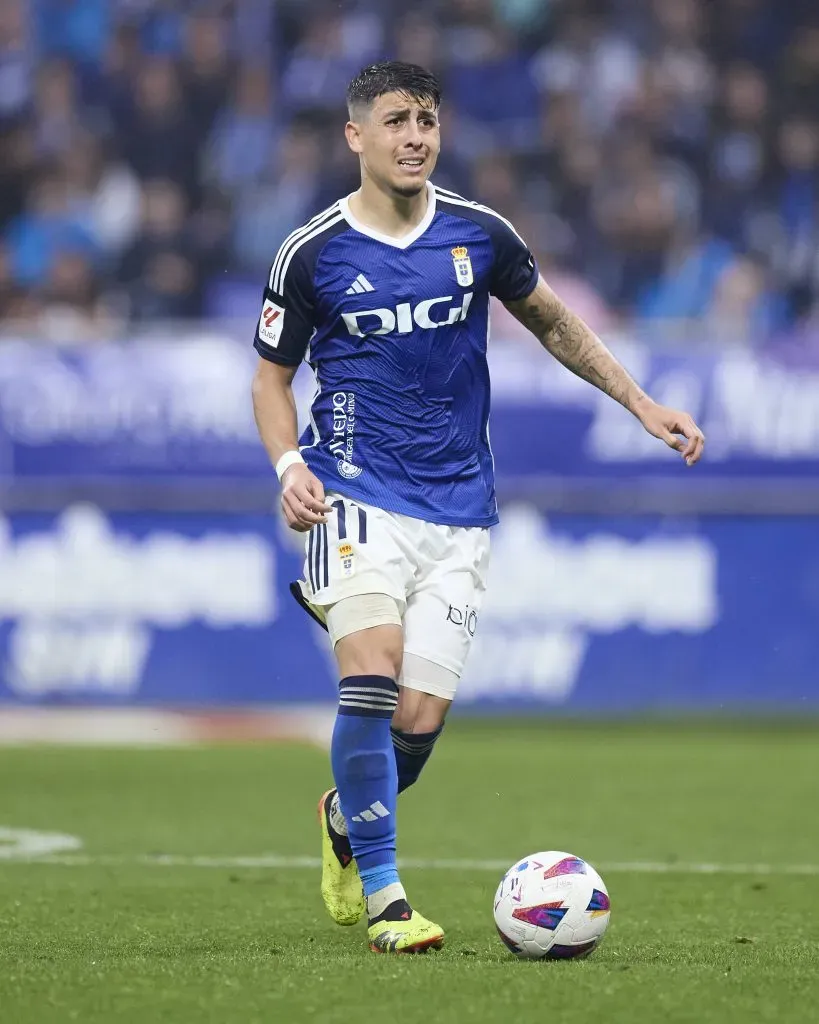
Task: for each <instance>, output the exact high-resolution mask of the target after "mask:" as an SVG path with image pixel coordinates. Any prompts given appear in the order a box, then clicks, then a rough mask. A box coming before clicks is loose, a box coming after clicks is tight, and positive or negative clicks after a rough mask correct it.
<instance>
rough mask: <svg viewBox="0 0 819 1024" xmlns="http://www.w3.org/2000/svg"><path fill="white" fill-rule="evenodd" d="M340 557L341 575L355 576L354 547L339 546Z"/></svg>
mask: <svg viewBox="0 0 819 1024" xmlns="http://www.w3.org/2000/svg"><path fill="white" fill-rule="evenodd" d="M338 557H339V558H340V559H341V573H342V575H343V576H352V575H353V545H352V544H347V543H344V544H339V546H338Z"/></svg>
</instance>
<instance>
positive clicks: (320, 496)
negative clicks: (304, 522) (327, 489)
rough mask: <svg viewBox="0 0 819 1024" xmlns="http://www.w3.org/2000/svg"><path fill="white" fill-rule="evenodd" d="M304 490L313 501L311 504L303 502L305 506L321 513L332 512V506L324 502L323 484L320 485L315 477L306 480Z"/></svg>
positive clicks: (319, 481)
mask: <svg viewBox="0 0 819 1024" xmlns="http://www.w3.org/2000/svg"><path fill="white" fill-rule="evenodd" d="M304 489H305V490H306V491H307V493H308V494H309V495H310V497H311V498H312V499H313V501H312V502H306V501H305V504H307V505H309V506H310V507H312V508H313V509H314V510H320V511H322V512H332V510H333V506H332V505H328V504H327V502H326V501H325V500H324V484H322V482H321V480H319V479H318V478H317V477H314V478H313V479H312V480H308V482H307V483H306V484H305V487H304Z"/></svg>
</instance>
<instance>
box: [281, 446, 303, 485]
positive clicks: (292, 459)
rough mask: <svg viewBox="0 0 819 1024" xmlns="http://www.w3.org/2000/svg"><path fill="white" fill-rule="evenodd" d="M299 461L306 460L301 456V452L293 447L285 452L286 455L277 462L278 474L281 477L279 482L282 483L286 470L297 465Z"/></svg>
mask: <svg viewBox="0 0 819 1024" xmlns="http://www.w3.org/2000/svg"><path fill="white" fill-rule="evenodd" d="M297 462H301V463H303V462H304V459H303V458H302V457H301V452H297V451H294V450H292V449H291V451H289V452H285V453H284V455H282V457H281V458H280V459H279V461H278V462H277V463H276V476H277V477H278V478H279V483H281V480H282V477H283V476H284V474H285V472H286V471H287V470H288V469H290V467H291V466H295V465H296V463H297Z"/></svg>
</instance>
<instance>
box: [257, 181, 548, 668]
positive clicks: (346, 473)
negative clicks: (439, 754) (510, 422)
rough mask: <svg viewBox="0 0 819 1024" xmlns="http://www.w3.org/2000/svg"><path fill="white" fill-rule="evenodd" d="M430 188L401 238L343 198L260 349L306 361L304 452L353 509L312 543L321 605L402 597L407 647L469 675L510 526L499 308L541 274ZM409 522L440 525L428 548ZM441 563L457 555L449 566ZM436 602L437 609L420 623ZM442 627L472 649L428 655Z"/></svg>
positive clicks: (267, 309) (275, 302) (268, 319)
mask: <svg viewBox="0 0 819 1024" xmlns="http://www.w3.org/2000/svg"><path fill="white" fill-rule="evenodd" d="M427 189H428V202H427V210H426V214H425V216H424V218H423V220H422V221H421V222H420V223H419V224H418V226H417V227H416V228H415V229H414V230H413V231H412V232H411V233H410V234H408V235H406V236H405V237H403V238H400V239H395V238H390V237H388V236H385V235H381V234H379V233H378V232H376V231H373V230H372V229H370V228H368V227H366V226H365V225H363V224H361V223H360V222H359V221H357V220H356V218H355V217H354V216H353V214H352V213H351V211H350V208H349V203H348V201H347V199H342V200H340V201H339V202H337V203H335V204H333V206H331V207H329V208H328V209H327V210H325V211H323V212H322V213H319V214H318V215H317V216H315V217H314V218H313V219H312V220H310V221H309V222H308V223H306V224H305V225H304V226H303V227H301V228H299V229H298V230H296V231H294V232H293V233H292V234H291V235H290V236H289V237H288V238H287V239H285V241H284V243H283V244H282V245H281V247H280V248H279V251H278V253H277V255H276V258H275V260H274V261H273V265H272V268H271V271H270V277H269V280H268V282H267V286H266V288H265V291H264V296H263V305H262V311H261V315H260V317H259V323H258V327H257V330H256V337H255V341H254V345H255V348H256V350H257V351H258V353H259V354H260V355H261V356H262V357H263V358H265V359H268V360H271V361H272V362H275V363H279V364H283V365H285V366H298V365H299V364H300V363H301V362H302V360H304V359H306V360H307V362H308V363H309V364H310V366H311V368H312V370H313V372H314V374H315V377H316V385H317V387H316V394H315V396H314V398H313V402H312V406H311V411H310V423H309V426H308V428H307V429H306V430H305V431H304V433H303V434H302V436H301V438H300V450H301V454H302V455H303V457H304V459H305V461H306V463H307V465H308V466H309V468H310V469H311V470H312V472H313V473H315V475H316V476H317V477H318V478H319V479H320V480H321V481H322V483H323V484H324V487H325V489H326V491H327V492H328V494H329V493H330V492H333V494H334V499H335V501H337V502H340V501H341V499H342V498H343V499H344V501H345V502H346V505H345V506H344V512H343V517H344V522H343V524H342V523H341V522H340V513H339V511H338V506H336V508H335V510H334V513H333V514H332V515H331V516H330V517H329V521H328V523H327V524H326V525H324V526H321V527H316V528H314V529H313V530H311V531H310V534H309V535H308V539H307V559H306V563H305V583H306V587H307V592H308V594H309V599H310V601H311V603H314V604H318V605H323V606H330V605H332V604H334V603H335V602H337V601H339V600H341V599H342V598H344V597H347V596H353V595H357V594H362V593H373V592H376V593H386V594H390V595H391V596H394V597H395V598H396V600H397V601H398V603H399V607H400V609H401V612H402V615H404V614H406V618H405V621H404V625H405V651H407V652H411V651H413V650H415V651H417V653H419V654H422V656H424V657H426V658H429V659H430V660H433V661H436V662H437V663H438V664H442V665H446V667H447V668H449V669H451V670H452V671H454V672H456V673H458V674H460V670H461V668H462V666H463V658H465V656H466V650H468V640H469V638H471V633H474V629H472V630H467V627H466V622H467V620H469V617H470V615H472V616H473V618H472V624H473V625H474V622H475V621H476V616H477V611H478V609H479V607H480V601H481V599H482V595H483V591H484V589H485V574H486V566H487V563H488V527H490V526H492V525H494V524H495V523H496V522H497V521H498V514H497V503H496V499H495V483H494V467H493V461H492V452H491V449H490V444H489V432H488V428H489V400H490V388H489V370H488V366H487V360H486V349H487V341H488V335H489V300H490V296H491V295H495V296H497V297H498V298H499V299H501V300H502V301H506V302H509V301H514V300H518V299H522V298H525V297H526V296H527V295H529V294H530V293H531V292H532V291H533V289H534V287H535V285H536V284H537V280H538V268H537V265H536V262H535V259H534V257H533V256H532V254H531V252H530V251H529V249H528V247H527V246H526V244H525V243H524V242H523V240H522V239H521V238H520V236H519V235H518V234H517V232H516V231H515V229H514V228H513V227H512V225H511V224H510V223H509V222H508V221H506V220H504V219H503V218H502V217H501V216H499V215H498V214H496V213H495V212H494V211H492V210H490V209H489V208H487V207H485V206H481V205H479V204H478V203H474V202H470V201H469V200H466V199H464V198H462V197H461V196H458V195H455V194H454V193H452V192H448V191H446V190H444V189H441V188H438V187H437V186H435V185H433V184H432V183H431V182H430V183H427ZM362 514H363V516H364V517H365V521H366V530H365V534H364V539H363V540H362V535H361V534H360V532H358V526H359V524H360V523H361V522H362V521H364V520H362V519H361V515H362ZM411 520H419V521H420V523H421V527H422V528H423V527H424V526H425V527H426V528H427V530H428V531H431V532H429V543H428V544H425V543H424V541H423V536H425V535H423V534H417V533H416V535H415V536H414V537H413V541H412V543H411V544H409V543H407V544H403V545H402V544H401V543H399V542H397V541H396V538H397V537H399V536H400V535H401V532H402V525H401V524H404V526H405V527H406V526H408V525H410V523H409V521H411ZM446 530H448V531H449V539H450V541H451V543H448V542H445V541H444V539H443V537H444V534H443V532H442V531H446ZM404 533H406V531H404ZM433 533H435V535H436V536H435V537H433ZM439 534H440V536H438V535H439ZM365 545H368V546H367V547H365ZM402 549H406V550H402ZM445 550H446V554H444V551H445ZM412 552H415V556H414V561H413V556H412ZM442 558H444V559H445V560H446V559H447V558H448V559H451V565H450V566H449V573H447V572H446V571H442V563H441V559H442ZM407 559H409V560H407ZM444 568H445V566H444ZM433 573H434V575H435V578H436V579H437V580H438V582H437V584H436V587H435V588H432V589H434V590H435V592H436V594H437V596H436V597H435V599H434V600H431V599H430V593H429V591H430V589H431V588H430V587H428V586H426V584H428V583H429V580H430V578H431V574H433ZM447 575H451V577H452V579H451V584H452V586H451V587H449V588H448V587H447V585H446V577H447ZM468 580H469V581H471V582H469V583H468V582H467V581H468ZM373 588H378V589H376V590H374V589H373ZM424 594H426V597H425V598H424V604H425V605H426V604H428V605H429V608H428V614H427V615H418V616H415V615H413V616H412V617H411V616H410V611H411V609H412V608H413V607H414V605H415V604H416V603H417V601H419V600H420V599H421V596H422V595H424ZM467 606H468V611H467ZM416 611H417V609H416ZM416 617H417V618H418V620H419V625H418V626H417V627H415V628H413V629H412V630H410V624H409V623H410V620H411V619H412V620H414V619H415V618H416ZM433 620H434V621H435V622H437V623H438V625H437V628H436V630H435V632H436V633H437V632H438V631H439V630H441V628H442V625H443V626H444V627H445V626H447V625H448V626H449V629H450V631H451V630H452V625H453V623H454V622H456V621H460V620H463V622H462V623H461V625H460V627H459V628H461V630H462V631H463V632H466V637H467V640H466V643H465V644H461V645H460V647H457V649H454V648H453V651H451V652H450V651H448V650H447V649H444V647H441V650H440V651H438V652H436V651H435V650H429V649H428V648H429V647H430V645H432V646H433V647H435V646H436V643H435V642H433V641H431V640H430V641H429V642H427V643H425V644H422V643H421V637H420V635H419V634H420V631H421V630H424V631H427V630H428V629H429V628H431V627H432V623H433ZM413 634H415V636H413ZM420 647H425V650H424V651H421V650H420ZM432 655H435V657H433V656H432Z"/></svg>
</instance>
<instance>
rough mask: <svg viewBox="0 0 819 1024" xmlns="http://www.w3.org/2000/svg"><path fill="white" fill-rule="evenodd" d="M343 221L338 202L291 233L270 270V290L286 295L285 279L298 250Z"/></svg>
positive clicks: (280, 248)
mask: <svg viewBox="0 0 819 1024" xmlns="http://www.w3.org/2000/svg"><path fill="white" fill-rule="evenodd" d="M343 219H344V218H343V215H342V213H341V210H340V209H339V204H338V203H337V202H336V203H333V205H332V206H329V207H328V208H327V209H326V210H322V212H321V213H317V214H316V216H315V217H313V218H312V220H309V221H308V222H307V223H306V224H304V225H302V227H300V228H297V229H296V230H295V231H293V232H291V233H290V234H289V235H288V236H287V238H285V240H284V241H283V242H282V244H281V246H280V247H279V251H278V252H277V253H276V258H275V259H274V260H273V266H272V267H271V268H270V279H269V281H268V285H269V287H270V290H271V291H273V292H275V293H276V294H277V295H282V294H284V281H285V277H286V276H287V271H288V269H289V267H290V263H291V261H292V259H293V257H294V256H295V254H296V253H297V252H298V250H299V249H300V248H301V247H302V246H303V245H305V244H306V243H307V242H310V241H312V240H313V239H314V238H316V237H318V236H319V235H321V234H322V232H324V231H326V230H327V229H328V228H331V227H334V226H335V225H336V224H338V223H339V221H341V220H343Z"/></svg>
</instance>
